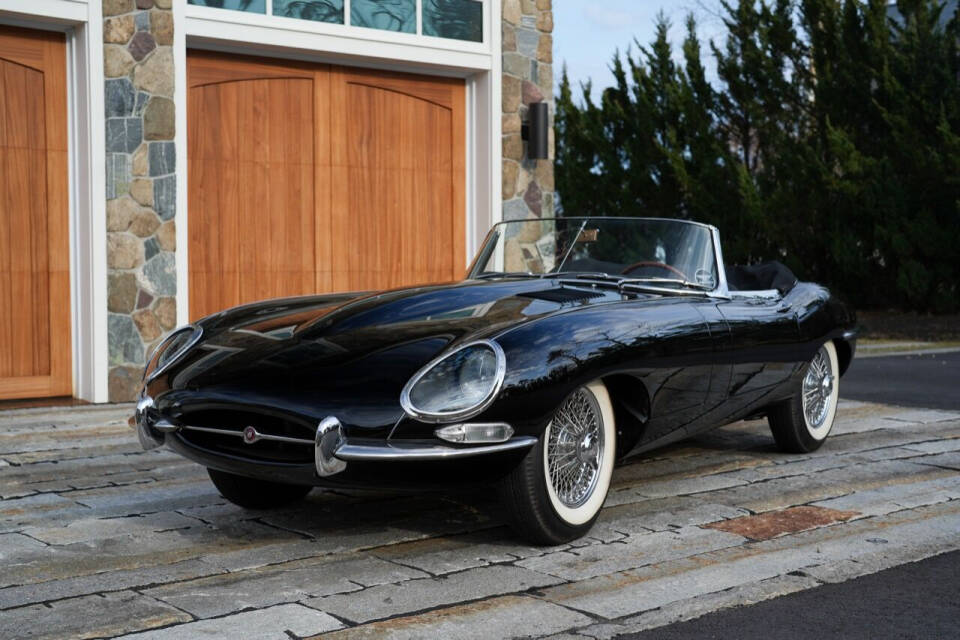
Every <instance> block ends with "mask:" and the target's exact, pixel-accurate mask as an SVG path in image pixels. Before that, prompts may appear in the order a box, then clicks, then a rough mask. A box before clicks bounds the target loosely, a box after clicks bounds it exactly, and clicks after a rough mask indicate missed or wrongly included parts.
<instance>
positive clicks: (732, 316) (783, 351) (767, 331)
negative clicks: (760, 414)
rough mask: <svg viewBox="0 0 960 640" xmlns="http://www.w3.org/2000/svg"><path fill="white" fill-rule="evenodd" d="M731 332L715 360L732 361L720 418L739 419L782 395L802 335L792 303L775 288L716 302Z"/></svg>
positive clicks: (736, 295)
mask: <svg viewBox="0 0 960 640" xmlns="http://www.w3.org/2000/svg"><path fill="white" fill-rule="evenodd" d="M717 309H718V310H719V312H720V314H721V315H722V316H723V318H724V319H725V320H726V323H727V326H728V327H729V332H730V337H729V340H728V341H727V342H726V344H725V346H724V347H723V348H721V349H720V350H719V351H718V352H717V362H718V363H722V364H725V365H727V366H729V367H730V382H729V386H728V389H727V400H726V402H725V403H724V406H723V408H722V411H721V412H720V414H719V415H717V417H716V419H717V421H718V422H721V423H722V422H728V421H731V420H736V419H739V418H741V417H743V416H744V415H747V414H749V413H750V412H751V411H752V410H754V409H755V408H757V407H761V406H763V405H764V404H767V403H769V402H771V401H773V400H776V399H779V398H778V396H779V395H782V393H783V388H784V385H785V383H787V382H788V381H789V379H790V376H791V375H792V374H793V373H794V372H795V371H796V368H797V366H798V363H797V362H796V345H797V342H798V340H799V337H800V335H799V329H798V326H797V316H796V312H795V309H794V307H793V306H791V305H790V304H789V303H788V302H787V301H785V300H784V299H783V297H782V296H780V294H779V293H777V292H775V291H773V292H771V291H764V292H736V293H733V294H732V296H731V298H730V299H729V300H723V301H720V302H718V303H717Z"/></svg>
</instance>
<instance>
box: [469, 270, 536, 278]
mask: <svg viewBox="0 0 960 640" xmlns="http://www.w3.org/2000/svg"><path fill="white" fill-rule="evenodd" d="M539 277H541V274H539V273H533V272H532V271H495V272H492V273H481V274H479V275H475V276H473V279H474V280H487V279H489V278H539Z"/></svg>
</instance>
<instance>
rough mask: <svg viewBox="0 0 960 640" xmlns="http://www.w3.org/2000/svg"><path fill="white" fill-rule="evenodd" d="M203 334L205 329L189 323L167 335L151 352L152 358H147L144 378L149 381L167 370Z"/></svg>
mask: <svg viewBox="0 0 960 640" xmlns="http://www.w3.org/2000/svg"><path fill="white" fill-rule="evenodd" d="M201 335H203V330H202V329H201V328H200V327H197V326H195V325H192V324H188V325H186V326H184V327H181V328H179V329H177V330H176V331H174V332H173V333H171V334H170V335H169V336H167V337H166V338H165V339H164V340H163V341H162V342H161V343H160V344H158V345H157V347H156V348H155V349H154V350H153V353H151V354H150V359H149V360H147V368H146V369H145V371H144V379H145V380H146V381H147V382H149V381H150V380H153V379H154V378H156V377H157V376H159V375H160V374H161V373H163V372H164V371H166V369H167V368H168V367H169V366H170V365H172V364H173V363H174V362H176V361H177V360H178V359H180V357H181V356H182V355H184V354H185V353H186V352H187V351H189V350H190V348H191V347H193V346H194V345H195V344H197V342H199V341H200V336H201Z"/></svg>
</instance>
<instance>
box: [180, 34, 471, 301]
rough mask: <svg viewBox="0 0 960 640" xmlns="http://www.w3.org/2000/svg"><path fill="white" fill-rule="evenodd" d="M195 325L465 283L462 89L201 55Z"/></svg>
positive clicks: (453, 83)
mask: <svg viewBox="0 0 960 640" xmlns="http://www.w3.org/2000/svg"><path fill="white" fill-rule="evenodd" d="M187 73H188V86H189V91H188V108H187V121H188V125H189V126H188V128H189V131H188V145H187V146H188V160H189V167H188V172H189V183H188V194H189V195H188V200H189V202H188V206H189V225H190V228H189V238H190V247H189V263H190V265H189V268H190V315H191V317H193V318H197V317H200V316H203V315H206V314H208V313H212V312H214V311H217V310H219V309H223V308H225V307H229V306H233V305H236V304H241V303H244V302H250V301H253V300H260V299H264V298H270V297H277V296H287V295H299V294H307V293H315V292H320V293H323V292H333V291H350V290H369V289H385V288H390V287H399V286H403V285H408V284H417V283H425V282H443V281H450V280H455V279H459V278H460V277H462V276H463V271H464V268H465V266H466V264H465V262H466V260H465V256H464V251H465V249H464V197H465V196H464V154H465V152H464V84H463V81H462V80H453V79H446V78H432V77H422V76H411V75H405V74H395V73H385V72H373V71H365V70H357V69H350V68H345V67H337V66H328V65H313V64H300V63H294V62H287V61H284V62H279V61H265V60H263V59H254V58H245V57H241V56H226V55H221V54H212V53H207V52H190V54H189V55H188V62H187Z"/></svg>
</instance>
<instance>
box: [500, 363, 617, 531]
mask: <svg viewBox="0 0 960 640" xmlns="http://www.w3.org/2000/svg"><path fill="white" fill-rule="evenodd" d="M615 461H616V427H615V424H614V414H613V405H612V404H611V402H610V395H609V394H608V393H607V389H606V387H605V386H604V384H603V382H601V381H599V380H597V381H594V382H591V383H589V384H586V385H583V386H582V387H579V388H577V389H575V390H574V391H573V392H572V393H571V394H570V395H569V396H567V398H566V399H564V401H563V402H562V403H561V404H560V406H559V407H557V411H556V413H555V415H554V417H553V419H552V420H551V421H550V423H549V424H548V425H547V428H546V429H545V431H544V434H543V436H542V437H541V438H540V440H539V441H538V443H537V444H536V446H534V447H532V448H531V450H530V451H529V452H528V454H527V456H526V457H525V458H524V460H523V461H522V462H521V463H520V465H518V467H517V468H516V469H514V471H513V472H511V474H510V475H509V476H508V477H507V478H506V479H505V480H504V482H503V486H502V487H501V497H502V499H503V502H504V505H505V507H506V510H507V516H508V519H509V520H510V521H511V523H512V524H513V526H514V528H515V529H517V530H518V532H520V533H521V535H523V536H524V537H525V538H527V539H528V540H530V541H532V542H534V543H537V544H561V543H563V542H568V541H570V540H573V539H576V538H578V537H580V536H582V535H583V534H584V533H586V532H587V531H588V530H589V529H590V527H591V526H593V523H594V521H595V520H596V519H597V516H599V514H600V509H601V507H602V506H603V503H604V501H605V500H606V497H607V492H608V491H609V489H610V478H611V477H612V476H613V467H614V462H615Z"/></svg>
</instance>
